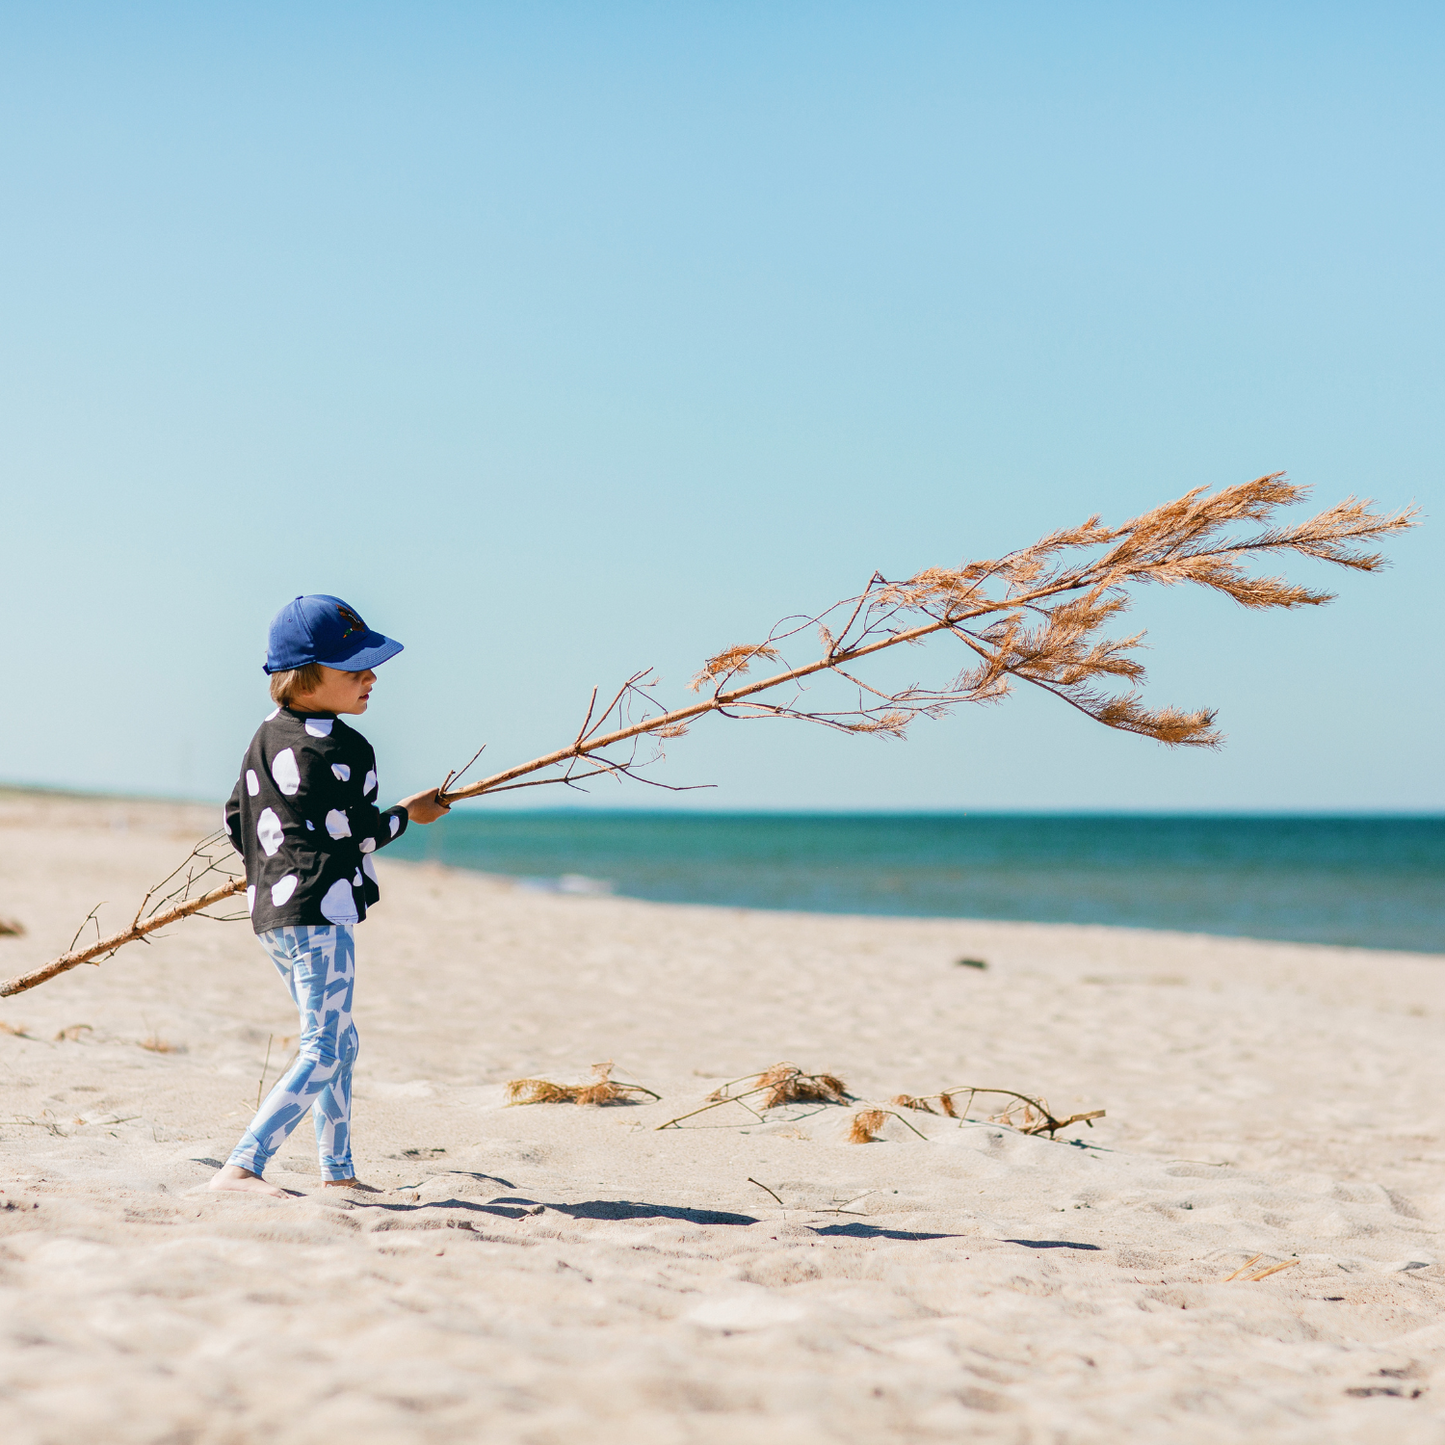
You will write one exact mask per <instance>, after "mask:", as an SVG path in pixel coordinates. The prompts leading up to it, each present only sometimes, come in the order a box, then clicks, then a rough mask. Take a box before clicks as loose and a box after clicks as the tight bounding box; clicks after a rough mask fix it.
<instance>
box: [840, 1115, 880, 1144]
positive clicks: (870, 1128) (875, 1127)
mask: <svg viewBox="0 0 1445 1445" xmlns="http://www.w3.org/2000/svg"><path fill="white" fill-rule="evenodd" d="M887 1122H888V1114H887V1112H886V1111H885V1110H883V1109H864V1110H862V1112H861V1113H857V1114H854V1115H853V1122H852V1123H851V1124H850V1125H849V1126H848V1142H849V1143H850V1144H872V1143H875V1142H876V1141H877V1139H878V1131H879V1130H880V1129H881V1128H882V1127H883V1126H884V1124H886V1123H887Z"/></svg>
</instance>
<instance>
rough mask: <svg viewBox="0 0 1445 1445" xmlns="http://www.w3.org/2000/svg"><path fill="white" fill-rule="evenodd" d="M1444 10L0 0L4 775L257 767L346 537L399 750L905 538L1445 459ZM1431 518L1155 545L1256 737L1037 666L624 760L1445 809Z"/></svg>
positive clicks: (988, 801)
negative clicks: (280, 653)
mask: <svg viewBox="0 0 1445 1445" xmlns="http://www.w3.org/2000/svg"><path fill="white" fill-rule="evenodd" d="M1442 41H1445V11H1442V10H1441V9H1440V7H1438V6H1433V5H1419V6H1410V5H1392V4H1370V5H1365V4H1353V5H1330V4H1320V3H1313V4H1308V5H1306V4H1298V5H1291V4H1258V3H1251V4H1247V5H1245V4H1241V5H1226V4H1213V5H1199V6H1182V5H1167V6H1166V5H1158V4H1148V5H1121V4H1107V3H1104V4H1091V5H1079V4H1073V3H1066V4H1011V5H996V4H991V5H968V4H942V5H932V4H926V3H910V4H892V5H883V4H866V5H865V4H846V3H829V4H826V5H825V4H805V3H793V4H788V5H777V4H749V3H743V0H727V3H715V4H650V5H645V4H626V3H614V4H608V5H593V4H580V3H579V4H547V3H540V4H528V5H516V4H511V5H491V6H489V5H484V4H466V5H443V4H428V3H417V0H409V3H406V4H402V3H390V4H357V3H347V4H344V5H343V4H319V3H310V4H308V3H304V0H303V3H293V4H285V5H282V4H248V5H245V6H218V5H204V6H198V5H194V4H176V5H170V6H166V5H154V4H145V3H140V4H127V5H123V6H122V5H112V4H67V3H44V4H6V5H3V6H0V183H3V197H4V203H3V214H4V224H3V226H0V275H3V283H0V369H3V370H0V468H3V472H0V477H3V481H0V486H3V492H4V505H3V510H0V608H3V615H4V618H5V630H6V637H7V649H6V650H7V654H8V655H7V657H6V665H5V669H4V675H5V681H4V684H3V688H0V778H5V779H8V780H11V781H30V782H42V783H54V784H61V785H68V786H84V787H100V788H106V789H116V790H134V791H143V792H156V793H173V794H174V793H184V794H187V795H193V796H200V797H212V798H219V797H221V796H224V794H225V793H226V792H228V791H229V789H230V786H231V783H232V781H233V779H234V777H235V769H236V765H237V761H238V759H239V757H240V755H241V752H242V750H243V748H244V745H245V743H246V741H247V739H248V738H249V736H250V733H251V732H252V730H253V729H254V727H255V724H256V722H257V721H258V719H259V717H260V716H261V714H262V713H263V712H265V711H266V710H267V708H268V707H269V703H268V702H267V701H266V698H265V691H264V682H265V680H264V678H263V676H262V674H261V671H260V661H261V656H262V648H263V643H264V633H265V627H266V623H267V621H268V619H269V618H270V616H271V614H272V613H273V612H274V611H275V610H276V609H277V607H279V606H280V605H281V604H282V603H283V602H284V601H286V600H287V599H289V598H290V597H292V596H294V595H295V594H296V593H298V592H303V591H327V592H335V593H339V594H340V595H342V596H344V597H346V598H347V599H348V600H350V601H351V602H352V603H353V604H354V605H355V606H356V607H357V608H359V609H360V610H361V612H362V613H363V615H364V616H365V617H366V618H367V619H368V621H370V622H371V623H372V624H373V625H375V626H378V627H380V628H382V629H383V630H385V631H387V632H389V633H391V634H392V635H394V636H396V637H399V638H400V639H401V640H402V641H404V642H405V643H406V644H407V651H406V652H405V653H404V654H403V655H402V656H401V657H399V658H398V659H396V660H395V661H394V662H392V663H389V664H387V666H386V667H385V669H384V670H383V672H382V675H381V686H380V687H379V689H378V691H377V693H376V696H375V698H374V700H373V704H372V709H371V712H370V713H369V714H368V716H367V718H366V720H365V723H364V727H365V730H366V731H367V733H368V734H369V735H370V736H371V737H372V739H373V741H374V742H375V743H376V745H377V747H378V751H379V753H380V755H381V761H382V770H383V781H384V789H385V790H386V791H388V792H392V793H396V794H400V793H401V792H403V791H406V790H410V789H412V788H417V787H422V786H425V785H427V784H428V783H430V782H433V781H436V780H438V779H439V776H440V774H441V773H442V772H444V771H445V769H446V767H447V766H448V765H450V764H454V763H457V762H460V761H461V760H463V759H464V758H465V757H466V756H467V755H468V754H469V753H470V752H471V751H472V749H473V748H475V747H476V746H477V745H478V744H479V743H480V742H482V741H483V740H487V741H488V742H489V749H488V752H487V755H486V757H487V761H488V763H489V764H491V765H494V766H496V767H501V766H503V765H505V764H508V763H511V762H514V761H517V760H520V759H522V758H524V757H529V756H531V755H533V754H534V753H537V752H540V751H543V750H545V749H546V748H549V747H551V746H554V745H556V744H558V743H559V742H561V741H564V740H566V739H567V738H568V737H570V735H571V731H572V730H573V729H575V726H576V722H577V719H578V714H579V712H580V709H581V707H582V706H583V704H584V702H585V699H586V695H587V692H588V690H589V689H590V687H591V685H592V684H593V683H594V682H595V683H601V684H603V685H604V686H606V685H607V684H608V683H609V682H611V681H613V680H614V679H617V678H619V677H620V676H623V675H625V674H626V673H627V672H629V671H631V670H632V669H633V668H634V667H635V666H638V665H642V664H653V665H655V666H657V667H658V668H660V670H661V671H662V674H663V677H664V684H663V691H664V692H665V693H667V694H669V695H674V696H675V695H677V694H680V693H681V691H682V684H683V683H684V682H685V680H686V678H687V677H688V676H689V675H690V673H691V671H692V670H693V668H694V667H695V665H696V663H697V661H698V660H699V659H700V658H701V657H702V656H704V655H706V654H707V653H709V652H712V651H715V650H716V649H717V648H718V647H720V646H723V645H726V644H731V643H734V642H740V641H751V640H753V639H755V638H756V637H758V636H759V635H761V634H762V633H763V632H764V631H765V630H766V628H767V627H768V625H769V624H770V623H771V622H772V621H773V620H774V618H775V617H778V616H780V615H782V614H784V613H789V612H794V611H798V610H803V609H811V608H814V607H817V606H819V605H821V604H823V603H825V602H827V601H830V600H832V599H833V598H835V597H838V596H842V595H844V594H847V593H849V592H852V591H854V590H856V588H857V587H859V586H860V585H861V584H862V583H863V582H864V581H865V580H866V579H867V577H868V576H869V574H870V573H871V572H872V571H873V569H874V568H879V569H881V570H882V571H884V572H885V573H888V574H891V575H900V574H906V573H909V572H912V571H914V570H917V569H918V568H921V567H924V566H928V565H935V564H949V563H953V562H956V561H958V560H959V559H961V558H963V557H965V556H979V555H984V556H987V555H993V554H995V553H997V552H998V551H999V550H1002V549H1004V548H1007V547H1009V546H1012V545H1016V544H1019V543H1022V542H1026V541H1028V540H1030V539H1032V538H1033V537H1034V536H1036V535H1038V534H1039V533H1041V532H1044V531H1047V530H1050V529H1052V528H1054V527H1056V526H1059V525H1062V524H1065V523H1070V522H1074V521H1077V520H1079V519H1081V518H1082V517H1083V516H1084V515H1087V514H1088V513H1090V512H1092V511H1096V510H1099V511H1103V512H1104V513H1105V515H1106V517H1108V518H1111V519H1120V518H1122V517H1124V516H1127V515H1130V514H1132V513H1134V512H1137V511H1139V510H1142V509H1143V508H1145V507H1147V506H1149V505H1151V504H1153V503H1155V502H1158V501H1160V500H1163V499H1165V498H1167V497H1169V496H1172V495H1175V494H1177V493H1178V492H1180V491H1182V490H1184V489H1185V488H1187V487H1191V486H1195V485H1199V484H1201V483H1210V484H1217V483H1228V482H1235V481H1240V480H1244V479H1247V478H1248V477H1251V476H1254V475H1257V474H1259V473H1261V472H1265V471H1272V470H1276V469H1279V468H1287V469H1288V470H1289V472H1290V473H1291V475H1292V476H1293V477H1294V478H1295V479H1296V480H1298V481H1300V482H1305V483H1308V484H1310V485H1312V486H1313V487H1314V488H1315V489H1316V494H1317V497H1318V499H1319V500H1320V501H1321V502H1326V501H1332V500H1335V499H1336V498H1337V497H1340V496H1342V495H1344V494H1345V493H1347V492H1350V491H1359V492H1363V493H1365V494H1368V495H1374V496H1376V497H1379V498H1380V499H1382V500H1383V501H1385V502H1387V503H1390V504H1403V503H1406V502H1410V501H1416V502H1419V503H1421V504H1423V505H1424V506H1425V508H1426V510H1427V512H1433V513H1439V511H1440V506H1439V500H1440V497H1441V493H1442V483H1441V422H1442V404H1441V398H1442V381H1445V375H1442V370H1445V368H1442V346H1445V315H1442V277H1441V258H1442V256H1445V235H1442V204H1445V203H1442V197H1445V186H1442V175H1441V171H1442V165H1445V160H1442V158H1445V126H1442V110H1445V102H1442V87H1441V84H1440V75H1441V66H1442V61H1445V45H1442ZM1442 537H1445V529H1442V526H1441V523H1440V521H1439V519H1438V517H1432V518H1430V519H1428V520H1427V523H1426V525H1425V527H1424V528H1422V529H1421V530H1420V531H1419V532H1417V533H1416V534H1413V535H1412V536H1409V537H1407V538H1404V539H1402V540H1401V541H1399V542H1397V543H1395V544H1393V545H1392V548H1391V551H1392V554H1393V556H1394V557H1395V559H1396V565H1395V567H1394V569H1393V570H1392V571H1390V572H1388V573H1386V574H1384V575H1383V576H1379V577H1373V578H1358V579H1357V578H1350V577H1342V578H1341V579H1340V583H1341V591H1342V597H1341V600H1340V601H1339V602H1338V603H1337V604H1335V606H1333V607H1331V608H1327V609H1322V610H1320V611H1317V612H1311V613H1309V614H1307V615H1300V614H1296V615H1281V616H1266V617H1260V616H1250V615H1246V614H1244V613H1241V612H1240V611H1239V610H1238V609H1236V608H1234V607H1233V606H1232V605H1231V604H1229V603H1227V602H1226V601H1224V600H1222V599H1218V598H1213V597H1208V596H1204V595H1200V596H1192V595H1181V594H1176V593H1173V592H1171V593H1167V594H1160V595H1157V596H1152V597H1150V598H1148V599H1147V601H1146V605H1145V606H1143V607H1142V608H1141V609H1140V610H1139V612H1138V614H1137V619H1138V621H1140V622H1142V623H1143V624H1145V625H1147V626H1149V628H1150V630H1151V640H1152V644H1153V651H1152V653H1151V654H1150V661H1151V669H1152V680H1151V688H1150V696H1151V698H1152V699H1153V700H1156V701H1160V702H1163V701H1172V702H1177V703H1180V704H1187V705H1196V704H1200V703H1207V704H1211V705H1217V706H1218V707H1219V708H1220V710H1221V721H1222V723H1223V725H1224V727H1225V729H1226V730H1227V732H1228V733H1229V744H1228V746H1227V748H1226V750H1225V751H1224V752H1222V753H1220V754H1218V755H1208V754H1197V753H1180V752H1170V751H1167V750H1165V749H1163V748H1161V747H1159V746H1158V745H1156V744H1153V743H1149V742H1146V741H1143V740H1141V739H1138V738H1132V737H1127V736H1123V735H1119V734H1112V733H1107V732H1105V731H1104V730H1103V729H1101V728H1099V727H1098V726H1097V725H1095V724H1092V723H1090V722H1088V721H1086V720H1085V719H1082V718H1080V717H1079V716H1077V715H1076V714H1074V713H1072V712H1070V711H1069V710H1068V709H1066V708H1064V707H1063V706H1062V705H1060V704H1057V703H1053V702H1051V701H1050V700H1049V699H1047V698H1042V697H1034V698H1019V699H1016V700H1015V701H1012V702H1010V703H1007V704H1005V705H1004V706H1003V707H1002V708H999V709H993V710H983V709H978V708H975V709H971V710H968V711H965V712H963V713H960V714H958V715H956V716H955V717H953V718H952V719H950V720H947V721H944V722H938V723H921V724H919V725H918V727H917V730H916V732H915V734H914V736H913V738H912V740H911V741H909V742H908V743H906V744H901V745H900V744H893V743H880V742H876V741H869V740H853V739H847V738H839V737H835V736H831V735H825V734H823V733H821V732H819V731H817V730H815V729H811V728H806V727H803V726H800V725H776V726H775V725H766V726H753V725H749V726H742V725H736V724H728V723H725V722H720V721H716V720H714V721H712V722H710V723H708V724H706V725H704V726H702V727H700V728H699V729H698V730H697V731H695V732H694V733H693V735H692V736H691V737H690V738H689V739H687V740H685V741H684V742H681V743H679V744H676V745H675V746H674V748H673V750H672V753H671V755H670V759H669V762H668V764H667V772H666V774H665V776H666V777H667V778H668V779H669V780H671V781H675V782H693V781H711V782H716V783H717V784H718V785H719V786H718V788H717V790H716V791H715V792H710V793H702V794H688V795H682V796H681V797H679V798H676V799H674V798H672V797H671V795H659V794H658V793H656V792H654V791H653V790H650V789H631V790H626V791H618V790H616V789H606V790H603V791H602V792H601V793H599V794H598V795H597V801H598V802H600V803H605V804H609V805H612V806H617V805H619V804H625V805H645V806H657V805H658V804H659V803H662V804H666V805H675V806H688V807H696V806H699V805H703V806H709V807H727V808H748V807H796V808H811V807H823V808H846V807H861V808H886V807H898V808H980V809H983V808H988V809H995V808H1014V807H1018V808H1099V807H1108V808H1126V809H1132V808H1149V809H1153V808H1185V809H1192V808H1267V809H1276V808H1278V809H1296V808H1298V809H1330V808H1346V809H1373V808H1380V809H1396V808H1403V809H1417V808H1427V809H1439V808H1441V807H1445V774H1442V766H1441V747H1440V741H1439V717H1440V710H1441V702H1442V687H1441V669H1440V645H1439V632H1440V624H1441V604H1440V596H1441V589H1440V581H1439V579H1440V577H1441V575H1442V562H1445V557H1442ZM1296 570H1297V571H1299V572H1300V575H1303V576H1309V575H1310V574H1309V571H1308V569H1296ZM958 661H959V659H958V658H957V657H956V656H955V655H954V654H953V652H952V651H951V650H950V649H949V647H948V646H947V645H946V644H945V645H942V646H940V647H936V648H933V649H929V650H927V651H925V652H922V653H919V652H913V653H911V654H910V658H909V663H910V668H911V670H912V671H913V672H914V673H915V674H916V675H917V676H919V677H935V678H942V677H946V676H948V675H950V674H951V672H952V671H953V670H954V668H955V667H956V666H957V665H958ZM545 796H546V795H545V794H541V795H539V794H536V793H532V794H523V795H522V798H523V800H525V801H527V802H529V803H531V804H534V805H535V804H536V803H538V802H541V801H542V800H543V798H545ZM555 801H557V802H575V801H577V799H575V798H571V797H561V798H557V799H555Z"/></svg>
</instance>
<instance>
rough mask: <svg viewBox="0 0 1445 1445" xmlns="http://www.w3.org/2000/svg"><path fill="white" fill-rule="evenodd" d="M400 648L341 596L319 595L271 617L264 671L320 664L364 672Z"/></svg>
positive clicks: (298, 600) (287, 605) (344, 670)
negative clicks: (348, 604) (369, 625)
mask: <svg viewBox="0 0 1445 1445" xmlns="http://www.w3.org/2000/svg"><path fill="white" fill-rule="evenodd" d="M400 651H401V643H399V642H393V641H392V640H391V638H389V637H383V636H382V635H381V633H379V632H373V631H372V630H371V628H369V627H368V626H367V625H366V623H364V622H363V621H362V620H361V616H360V614H359V613H358V612H357V611H356V610H355V609H354V608H351V607H348V606H347V605H346V603H344V602H343V601H342V600H341V599H340V598H339V597H328V596H326V595H324V594H318V595H316V596H313V597H298V598H297V599H296V600H295V601H294V602H288V603H287V604H286V605H285V606H284V607H283V608H282V609H281V610H280V611H279V612H278V613H277V614H276V615H275V617H273V618H272V619H271V631H270V633H269V634H268V635H267V638H266V671H267V672H268V673H270V672H289V671H290V670H291V669H292V668H293V667H305V666H306V664H307V663H309V662H319V663H320V664H321V665H322V666H323V667H335V668H338V669H340V671H342V672H365V671H366V669H367V668H369V667H380V666H381V664H382V663H383V662H385V661H386V660H387V658H389V657H395V656H396V655H397V653H398V652H400Z"/></svg>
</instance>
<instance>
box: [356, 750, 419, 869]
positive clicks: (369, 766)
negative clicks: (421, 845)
mask: <svg viewBox="0 0 1445 1445" xmlns="http://www.w3.org/2000/svg"><path fill="white" fill-rule="evenodd" d="M363 762H364V764H365V770H364V772H363V774H362V776H361V777H360V778H359V779H355V780H354V781H355V782H356V783H357V792H358V793H359V794H360V799H359V801H358V802H356V803H355V804H353V806H352V807H351V808H349V809H348V810H347V811H348V812H349V813H350V814H351V818H352V831H353V832H354V833H355V834H356V837H357V841H358V843H359V844H360V847H361V851H362V852H363V853H373V852H375V851H376V849H378V848H385V847H386V845H387V844H388V843H391V842H394V841H395V840H396V839H397V838H400V837H401V835H402V834H403V833H405V832H406V825H407V823H408V822H409V821H410V819H409V818H408V817H407V811H406V809H405V808H403V807H402V806H401V804H400V803H398V804H397V805H396V807H394V808H387V809H386V810H385V811H384V812H383V811H382V810H381V809H380V808H378V807H377V806H376V799H377V793H378V792H379V791H380V784H379V783H378V782H377V777H376V754H375V753H373V752H372V751H371V747H370V745H369V744H368V745H367V747H366V753H365V756H364V759H363Z"/></svg>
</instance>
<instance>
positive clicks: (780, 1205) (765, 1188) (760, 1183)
mask: <svg viewBox="0 0 1445 1445" xmlns="http://www.w3.org/2000/svg"><path fill="white" fill-rule="evenodd" d="M748 1183H749V1184H756V1185H757V1186H758V1188H759V1189H761V1190H762V1191H763V1192H764V1193H765V1194H773V1191H772V1190H771V1189H769V1188H768V1186H767V1185H766V1184H764V1183H763V1181H762V1180H761V1179H754V1178H753V1176H752V1175H751V1174H749V1175H748ZM773 1198H774V1199H778V1196H777V1195H776V1194H773ZM787 1207H788V1206H787V1205H786V1204H784V1203H783V1201H782V1200H781V1199H778V1208H779V1209H786V1208H787Z"/></svg>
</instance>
